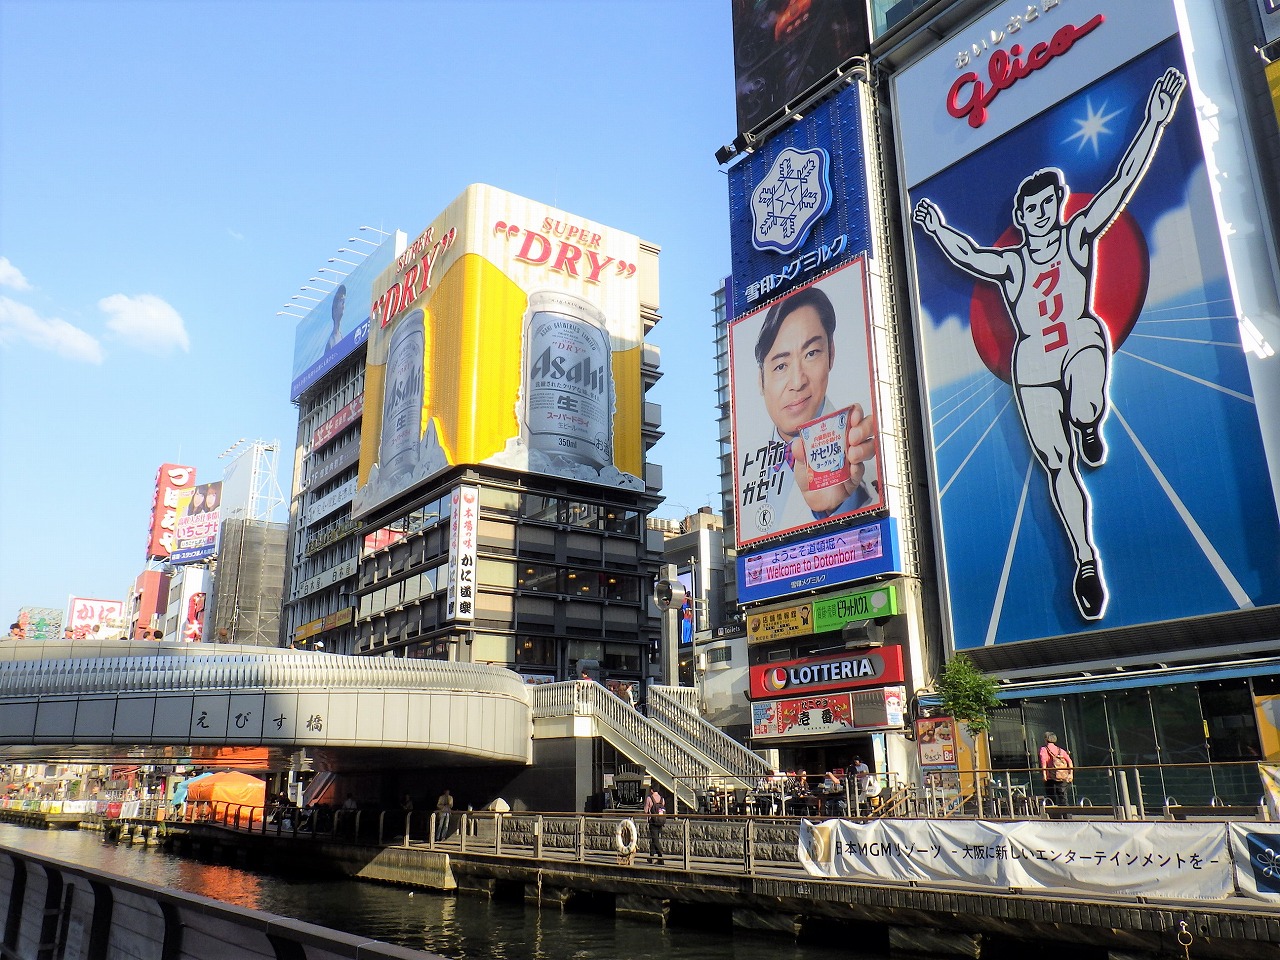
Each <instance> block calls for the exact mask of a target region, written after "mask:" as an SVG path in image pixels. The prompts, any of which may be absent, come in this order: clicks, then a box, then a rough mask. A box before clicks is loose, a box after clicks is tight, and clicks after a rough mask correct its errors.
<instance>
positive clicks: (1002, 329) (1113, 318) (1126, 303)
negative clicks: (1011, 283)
mask: <svg viewBox="0 0 1280 960" xmlns="http://www.w3.org/2000/svg"><path fill="white" fill-rule="evenodd" d="M1091 199H1093V194H1085V193H1081V194H1076V193H1073V194H1071V196H1069V197H1068V198H1067V203H1066V216H1067V218H1068V219H1070V218H1071V217H1072V216H1073V215H1074V214H1075V213H1076V211H1078V210H1080V209H1081V208H1082V207H1083V206H1084V205H1085V204H1086V203H1088V202H1089V201H1090V200H1091ZM1021 242H1022V232H1021V231H1020V230H1019V229H1018V228H1017V227H1016V226H1013V225H1010V226H1009V227H1008V229H1006V230H1005V232H1004V233H1002V234H1001V235H1000V239H999V240H997V241H996V243H995V246H996V247H998V248H1006V247H1016V246H1017V245H1018V244H1019V243H1021ZM1150 279H1151V258H1150V255H1149V253H1148V250H1147V241H1146V238H1145V237H1144V236H1143V235H1142V230H1141V228H1140V227H1139V226H1138V221H1137V220H1135V219H1134V218H1133V216H1132V215H1131V214H1130V213H1129V212H1128V211H1124V212H1122V213H1121V214H1120V216H1118V217H1117V218H1116V220H1115V222H1114V223H1112V224H1111V226H1110V227H1108V228H1107V230H1106V232H1105V233H1104V234H1103V235H1102V236H1101V237H1100V238H1099V239H1098V241H1097V246H1096V249H1095V251H1094V278H1093V309H1094V312H1095V313H1096V314H1097V315H1098V317H1099V318H1100V319H1101V320H1102V322H1103V323H1105V324H1106V325H1107V330H1108V331H1110V333H1111V351H1112V352H1113V353H1114V352H1115V351H1116V350H1118V349H1120V345H1121V344H1122V343H1124V341H1125V339H1126V338H1127V337H1128V336H1129V333H1130V331H1132V330H1133V325H1134V324H1135V323H1136V322H1137V320H1138V314H1140V313H1141V312H1142V305H1143V304H1144V303H1145V302H1146V299H1147V283H1148V281H1149V280H1150ZM969 330H970V333H971V334H972V336H973V345H974V347H975V348H977V351H978V356H979V357H981V358H982V362H983V364H985V365H986V368H987V369H988V370H990V371H991V372H992V373H994V374H995V375H996V376H997V377H999V378H1000V379H1001V380H1003V381H1004V382H1005V383H1009V382H1010V372H1009V367H1010V364H1011V363H1012V361H1013V344H1014V342H1015V341H1016V340H1017V332H1016V330H1015V328H1014V325H1013V320H1012V319H1011V318H1010V316H1009V308H1008V307H1007V306H1005V302H1004V296H1003V295H1002V293H1001V291H1000V287H999V285H997V284H994V283H990V282H988V281H985V280H980V281H978V282H976V283H975V284H974V285H973V294H972V296H971V297H970V300H969Z"/></svg>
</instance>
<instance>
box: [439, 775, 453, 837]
mask: <svg viewBox="0 0 1280 960" xmlns="http://www.w3.org/2000/svg"><path fill="white" fill-rule="evenodd" d="M452 813H453V794H451V793H450V792H449V789H448V788H447V787H446V788H445V791H444V793H442V794H440V799H438V800H437V801H436V843H439V842H440V841H441V840H443V839H444V838H445V837H447V836H448V835H449V819H450V814H452Z"/></svg>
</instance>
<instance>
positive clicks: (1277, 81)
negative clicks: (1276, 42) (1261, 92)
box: [1267, 60, 1280, 124]
mask: <svg viewBox="0 0 1280 960" xmlns="http://www.w3.org/2000/svg"><path fill="white" fill-rule="evenodd" d="M1267 86H1268V87H1270V88H1271V106H1272V107H1274V108H1275V111H1276V123H1277V124H1280V60H1276V61H1274V62H1272V63H1268V64H1267Z"/></svg>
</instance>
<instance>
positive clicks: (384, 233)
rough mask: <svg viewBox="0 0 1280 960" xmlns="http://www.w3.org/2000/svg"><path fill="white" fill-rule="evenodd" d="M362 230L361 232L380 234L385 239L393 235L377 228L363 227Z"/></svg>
mask: <svg viewBox="0 0 1280 960" xmlns="http://www.w3.org/2000/svg"><path fill="white" fill-rule="evenodd" d="M360 229H361V230H372V231H373V232H374V233H380V234H382V235H383V236H384V237H389V236H391V234H389V233H387V231H385V230H379V229H378V228H377V227H361V228H360Z"/></svg>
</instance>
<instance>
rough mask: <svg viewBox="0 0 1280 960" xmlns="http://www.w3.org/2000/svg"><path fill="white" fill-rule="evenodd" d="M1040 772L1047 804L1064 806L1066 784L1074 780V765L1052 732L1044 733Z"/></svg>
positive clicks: (1069, 755)
mask: <svg viewBox="0 0 1280 960" xmlns="http://www.w3.org/2000/svg"><path fill="white" fill-rule="evenodd" d="M1040 771H1041V773H1042V774H1043V775H1044V792H1045V796H1047V797H1048V798H1049V802H1050V803H1052V804H1054V805H1056V806H1059V807H1060V806H1063V805H1064V804H1066V802H1067V784H1069V783H1071V782H1072V781H1073V780H1074V779H1075V764H1074V763H1073V762H1072V760H1071V754H1070V753H1068V752H1067V750H1066V748H1065V747H1060V746H1058V735H1057V734H1056V733H1054V732H1053V731H1052V730H1046V731H1045V732H1044V746H1042V747H1041V748H1040Z"/></svg>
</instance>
